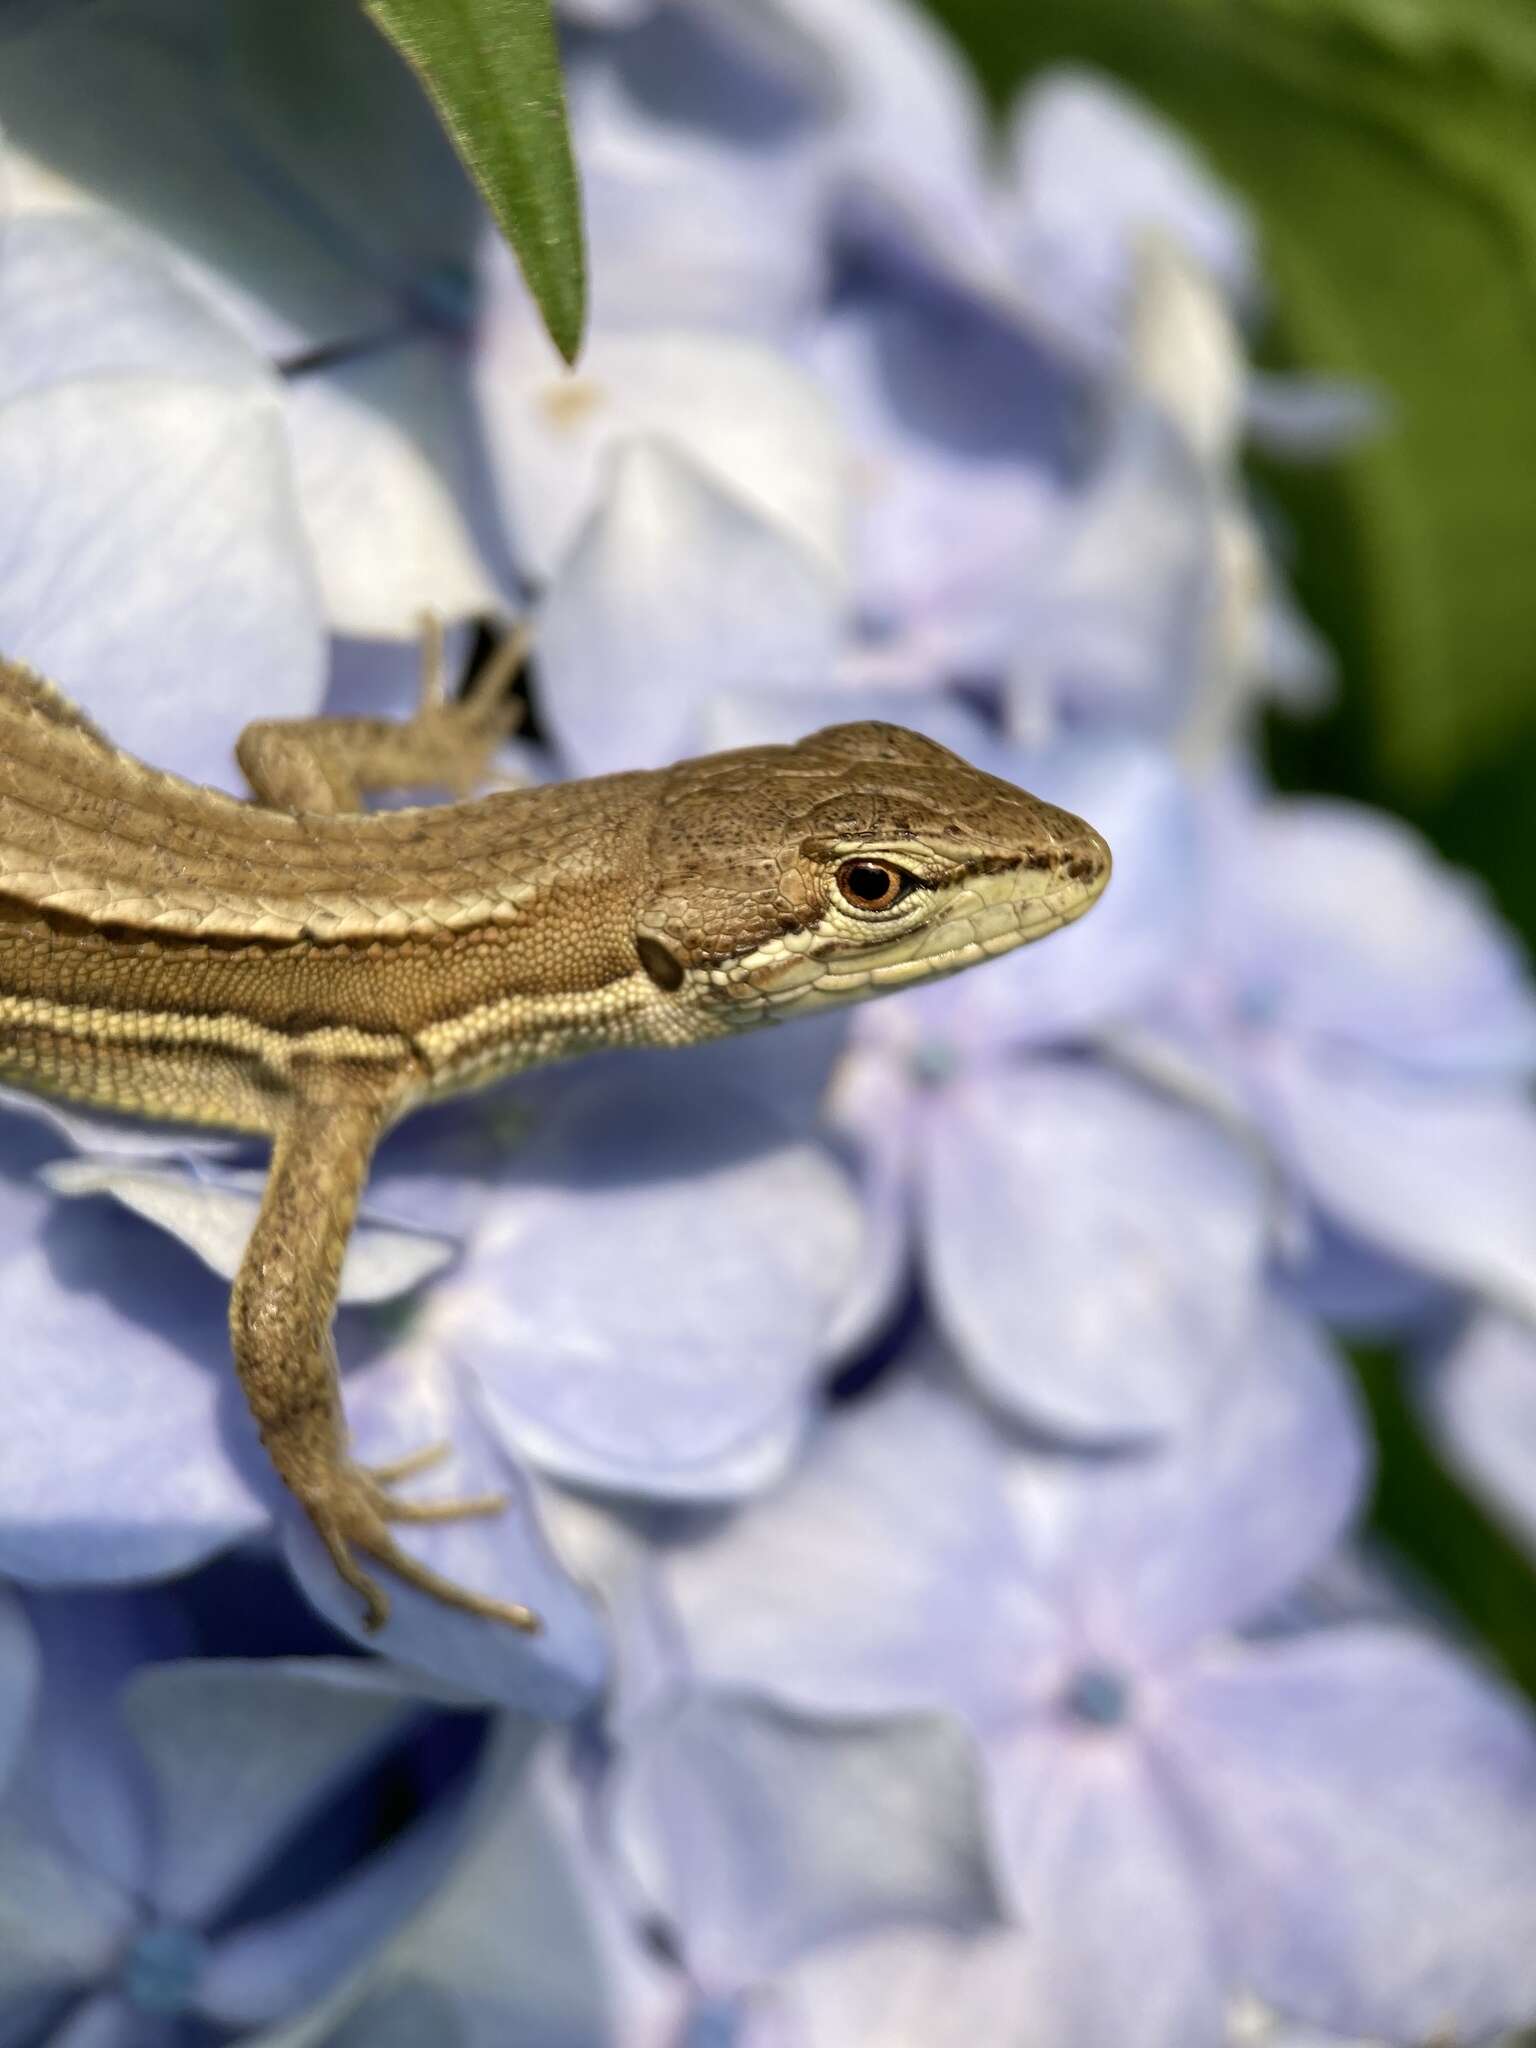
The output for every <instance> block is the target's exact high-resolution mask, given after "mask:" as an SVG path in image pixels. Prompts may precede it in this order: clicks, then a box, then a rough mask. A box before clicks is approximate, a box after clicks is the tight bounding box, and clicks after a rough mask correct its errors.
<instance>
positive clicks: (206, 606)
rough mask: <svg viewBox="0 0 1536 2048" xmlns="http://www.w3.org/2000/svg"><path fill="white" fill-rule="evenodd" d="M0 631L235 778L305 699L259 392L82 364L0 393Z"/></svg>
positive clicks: (306, 580)
mask: <svg viewBox="0 0 1536 2048" xmlns="http://www.w3.org/2000/svg"><path fill="white" fill-rule="evenodd" d="M0 505H3V506H4V507H5V508H6V517H5V520H4V523H3V525H0V645H3V646H4V647H5V649H6V652H7V654H9V655H10V656H12V657H13V658H14V659H17V660H20V661H24V662H27V663H28V664H29V665H30V666H31V667H33V668H35V669H38V670H39V671H40V672H41V673H42V674H43V675H45V676H47V677H48V678H49V679H50V680H51V681H53V682H56V683H57V684H58V685H59V687H60V688H61V689H63V690H64V691H65V692H66V693H67V694H68V695H70V696H72V697H74V698H75V699H76V700H77V701H78V702H79V703H80V704H81V705H82V706H83V707H84V708H85V709H86V710H87V711H88V712H90V713H91V715H92V716H93V717H94V718H96V719H97V720H98V722H99V723H100V724H101V725H102V726H103V727H104V728H105V729H106V730H107V731H108V732H109V733H110V735H111V737H112V739H113V740H114V741H115V742H116V743H117V744H119V745H121V746H124V747H126V748H128V749H129V750H130V751H131V752H134V753H137V754H140V755H144V756H147V757H149V758H150V759H151V760H152V761H153V762H154V763H155V765H156V766H159V767H166V768H173V769H175V770H176V771H177V772H178V773H180V774H183V775H187V776H190V777H191V778H192V779H193V780H194V781H201V782H216V783H219V784H221V785H222V786H223V787H225V788H229V789H238V788H240V787H241V785H240V782H239V778H238V776H237V775H236V773H235V770H234V763H233V753H232V749H233V746H234V741H235V736H236V734H237V733H238V731H239V729H240V727H241V726H242V725H243V724H244V723H245V721H246V720H247V719H248V718H250V717H251V716H252V715H253V714H256V713H258V712H259V714H260V715H261V716H262V717H266V718H274V717H276V718H280V717H283V716H299V715H302V714H303V713H305V712H309V711H312V710H314V709H315V707H316V706H317V705H318V703H319V700H320V691H321V685H322V680H323V645H322V640H321V634H320V623H319V613H318V609H317V604H316V595H315V590H314V586H313V580H312V577H311V573H310V569H309V563H308V559H307V555H306V553H305V547H304V542H303V538H302V535H301V533H300V531H299V525H298V506H297V502H296V499H295V496H294V488H293V478H292V474H291V469H290V464H289V457H288V450H287V445H286V442H285V439H284V431H283V422H282V417H281V413H280V410H279V406H278V401H277V397H276V394H275V392H272V393H268V392H264V391H261V390H259V389H257V388H254V387H239V386H232V385H228V384H219V383H210V382H206V381H203V382H194V381H191V380H171V379H166V378H159V377H138V376H134V377H120V378H119V377H112V378H81V379H78V380H75V381H72V382H70V383H66V384H58V385H53V386H50V387H48V388H47V389H44V390H39V391H33V392H29V393H27V394H26V395H24V396H23V397H20V398H16V399H13V400H11V401H10V403H9V404H7V405H5V406H4V407H0Z"/></svg>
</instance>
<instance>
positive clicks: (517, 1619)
mask: <svg viewBox="0 0 1536 2048" xmlns="http://www.w3.org/2000/svg"><path fill="white" fill-rule="evenodd" d="M446 1452H447V1446H446V1445H444V1444H433V1445H432V1446H431V1447H430V1448H429V1449H427V1450H425V1451H416V1452H414V1453H412V1455H411V1456H409V1457H406V1458H397V1459H395V1460H394V1462H393V1463H392V1464H388V1465H380V1466H377V1467H375V1468H374V1469H373V1470H371V1471H370V1470H368V1469H367V1468H366V1467H364V1466H361V1465H352V1464H345V1465H340V1466H337V1467H335V1468H334V1469H333V1470H332V1471H331V1472H330V1473H329V1474H328V1475H327V1479H326V1483H325V1486H324V1488H323V1489H322V1490H320V1491H318V1492H317V1494H316V1495H314V1496H313V1497H309V1498H306V1499H305V1501H304V1506H305V1508H306V1509H307V1510H308V1513H309V1518H310V1520H311V1521H312V1522H313V1523H314V1525H315V1528H316V1529H317V1531H318V1532H319V1535H320V1540H321V1542H322V1543H324V1545H325V1547H326V1551H327V1553H328V1554H329V1556H330V1560H331V1562H332V1564H334V1565H335V1567H336V1570H337V1571H338V1573H339V1574H340V1575H341V1577H342V1579H343V1580H344V1581H345V1583H346V1584H347V1585H349V1586H350V1587H351V1588H352V1590H353V1592H355V1593H357V1594H360V1595H361V1597H362V1601H363V1626H364V1627H365V1628H366V1629H368V1630H369V1631H370V1632H371V1631H374V1630H377V1629H381V1628H382V1627H383V1626H384V1624H385V1622H386V1621H387V1620H388V1619H389V1596H388V1595H387V1594H386V1593H385V1591H384V1589H383V1588H382V1587H381V1586H380V1585H379V1583H378V1581H377V1580H376V1579H375V1578H374V1577H373V1576H372V1575H371V1574H370V1573H369V1572H367V1571H365V1570H364V1569H363V1567H362V1565H361V1564H359V1562H358V1560H357V1553H358V1552H359V1551H361V1552H362V1553H363V1555H364V1556H366V1557H369V1558H372V1559H373V1560H374V1561H375V1562H376V1563H378V1564H381V1565H383V1566H384V1568H385V1569H386V1570H387V1571H390V1572H393V1573H394V1575H395V1577H396V1578H397V1579H403V1580H404V1581H405V1583H406V1585H408V1586H415V1587H417V1588H418V1589H419V1590H420V1591H421V1592H423V1593H430V1594H431V1595H432V1596H433V1598H434V1599H437V1600H441V1601H442V1602H443V1603H444V1604H445V1605H446V1606H448V1607H456V1608H458V1609H459V1610H460V1611H461V1612H462V1613H464V1614H476V1615H481V1616H483V1617H485V1618H486V1619H488V1620H491V1621H504V1622H506V1623H508V1624H509V1626H511V1627H512V1628H516V1629H521V1630H522V1631H523V1632H524V1633H525V1634H527V1635H533V1634H535V1633H536V1632H537V1630H538V1628H539V1617H538V1616H537V1615H536V1614H535V1613H534V1612H533V1610H532V1609H531V1608H528V1607H523V1606H521V1605H519V1604H518V1603H517V1602H515V1601H510V1600H493V1599H492V1598H491V1597H490V1596H489V1595H488V1594H485V1593H473V1592H471V1591H470V1590H469V1588H468V1587H466V1586H459V1585H455V1583H454V1582H453V1580H452V1579H446V1578H444V1577H443V1576H442V1574H441V1573H440V1572H435V1571H433V1570H432V1569H431V1568H430V1567H429V1566H427V1565H424V1564H422V1563H421V1561H420V1560H419V1559H418V1558H414V1557H412V1556H411V1555H410V1553H409V1551H406V1550H403V1549H402V1548H401V1546H400V1545H399V1544H398V1543H397V1542H396V1541H395V1538H394V1536H393V1534H392V1533H391V1530H390V1527H389V1525H390V1523H391V1522H456V1521H458V1520H459V1519H460V1518H461V1517H462V1516H465V1515H495V1514H500V1513H501V1511H502V1509H503V1508H505V1507H506V1505H507V1502H506V1496H505V1495H504V1494H499V1493H487V1494H474V1495H471V1496H469V1497H468V1498H465V1499H459V1500H420V1501H413V1500H398V1499H396V1498H395V1496H394V1495H393V1494H391V1493H390V1492H389V1491H388V1488H389V1486H390V1484H391V1483H392V1482H393V1481H394V1480H397V1479H404V1478H408V1477H409V1476H411V1475H412V1474H413V1473H416V1472H420V1471H422V1470H424V1469H425V1468H426V1467H427V1466H429V1465H435V1464H437V1463H439V1462H440V1461H441V1459H442V1458H443V1457H444V1456H445V1455H446Z"/></svg>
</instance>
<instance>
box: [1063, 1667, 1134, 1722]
mask: <svg viewBox="0 0 1536 2048" xmlns="http://www.w3.org/2000/svg"><path fill="white" fill-rule="evenodd" d="M1134 1696H1135V1695H1134V1688H1133V1686H1132V1684H1131V1681H1130V1679H1129V1678H1127V1677H1126V1676H1125V1674H1124V1673H1123V1672H1119V1671H1111V1670H1110V1669H1109V1668H1108V1666H1107V1665H1102V1664H1087V1665H1085V1666H1084V1667H1083V1669H1082V1670H1081V1671H1078V1672H1074V1674H1073V1676H1072V1677H1071V1678H1070V1679H1069V1680H1068V1682H1067V1687H1066V1690H1065V1691H1064V1692H1063V1694H1062V1696H1061V1703H1062V1706H1063V1707H1064V1708H1065V1710H1066V1712H1067V1713H1068V1714H1069V1715H1070V1716H1071V1717H1072V1719H1073V1720H1074V1721H1081V1722H1083V1723H1084V1724H1085V1725H1086V1726H1087V1727H1089V1728H1119V1727H1121V1726H1122V1725H1123V1724H1124V1723H1125V1722H1126V1721H1128V1720H1129V1719H1130V1717H1131V1707H1132V1704H1133V1701H1134Z"/></svg>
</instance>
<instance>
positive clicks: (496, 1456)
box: [284, 1342, 608, 1715]
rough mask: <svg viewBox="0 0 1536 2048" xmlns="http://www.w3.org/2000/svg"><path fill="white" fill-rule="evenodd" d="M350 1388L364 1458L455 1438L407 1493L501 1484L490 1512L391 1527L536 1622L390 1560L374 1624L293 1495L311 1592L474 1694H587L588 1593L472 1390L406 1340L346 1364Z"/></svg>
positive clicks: (368, 1638) (544, 1704)
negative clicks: (448, 1598) (497, 1506)
mask: <svg viewBox="0 0 1536 2048" xmlns="http://www.w3.org/2000/svg"><path fill="white" fill-rule="evenodd" d="M346 1400H347V1414H348V1419H349V1422H350V1424H351V1431H352V1441H353V1448H354V1451H355V1453H356V1455H357V1456H358V1458H359V1459H360V1460H362V1462H363V1463H365V1464H385V1463H387V1462H389V1461H390V1460H391V1459H394V1458H398V1457H401V1456H404V1455H408V1454H410V1453H411V1452H413V1451H418V1450H421V1449H423V1448H424V1447H425V1446H427V1445H429V1444H437V1443H443V1444H447V1445H448V1446H449V1453H450V1454H449V1456H448V1457H447V1458H446V1459H445V1460H444V1462H443V1465H442V1468H441V1470H440V1471H438V1470H434V1471H433V1472H432V1473H430V1474H423V1476H422V1479H421V1480H420V1481H415V1482H413V1483H412V1484H411V1486H410V1488H409V1492H410V1495H411V1497H414V1498H418V1499H422V1500H428V1499H432V1498H434V1497H436V1498H443V1497H448V1498H458V1497H461V1496H474V1495H484V1494H499V1495H502V1496H504V1497H505V1500H506V1506H505V1507H504V1508H503V1509H502V1510H501V1512H500V1513H498V1514H495V1515H486V1516H474V1517H461V1518H459V1519H457V1520H454V1521H452V1522H444V1523H427V1524H421V1525H416V1526H411V1525H405V1524H402V1525H400V1526H399V1529H398V1534H399V1537H400V1540H401V1542H402V1543H403V1545H404V1546H405V1548H406V1549H407V1550H409V1551H411V1552H412V1553H413V1554H414V1555H416V1556H418V1557H420V1558H421V1559H422V1561H423V1562H424V1563H425V1564H426V1565H428V1566H429V1567H430V1568H431V1569H432V1570H434V1571H437V1572H440V1573H442V1574H443V1575H444V1576H445V1577H447V1578H449V1579H452V1580H453V1581H454V1582H455V1583H456V1584H458V1585H462V1586H465V1587H468V1588H471V1589H473V1590H474V1591H477V1592H482V1593H488V1594H490V1595H492V1596H493V1597H494V1598H497V1599H501V1600H512V1601H517V1602H520V1603H522V1604H524V1605H526V1606H528V1607H531V1608H532V1609H533V1611H534V1612H535V1613H536V1614H537V1615H538V1616H539V1619H540V1622H541V1624H542V1626H541V1628H540V1630H539V1632H538V1634H536V1635H525V1634H524V1633H522V1632H521V1631H520V1630H518V1629H515V1628H513V1627H512V1626H511V1625H510V1624H509V1623H506V1622H500V1621H491V1620H486V1619H482V1618H479V1617H477V1616H474V1615H468V1614H460V1613H458V1612H456V1611H455V1610H453V1609H452V1608H449V1607H446V1606H444V1605H443V1604H442V1602H441V1601H439V1600H436V1599H434V1598H432V1597H431V1596H430V1595H428V1594H426V1593H421V1592H418V1591H416V1589H415V1588H414V1587H411V1586H407V1585H402V1584H399V1583H398V1582H396V1581H395V1580H394V1579H393V1578H391V1577H390V1575H389V1574H388V1573H387V1572H385V1573H381V1575H380V1583H381V1584H382V1585H383V1586H384V1587H385V1588H386V1589H387V1591H388V1594H389V1599H390V1603H391V1614H390V1619H389V1621H388V1622H387V1623H386V1624H385V1626H384V1627H383V1628H382V1629H380V1630H379V1631H378V1633H377V1634H369V1633H368V1632H367V1631H366V1630H365V1629H364V1627H363V1625H362V1614H361V1610H360V1606H359V1602H358V1597H357V1595H356V1594H355V1593H354V1592H352V1591H351V1589H350V1588H349V1587H346V1586H344V1585H343V1584H342V1582H341V1580H340V1579H339V1578H338V1577H337V1576H336V1573H335V1570H334V1569H333V1567H332V1566H331V1564H330V1561H329V1559H328V1558H327V1557H326V1556H325V1553H324V1551H323V1550H322V1549H321V1546H320V1541H319V1538H318V1537H317V1536H316V1535H315V1533H314V1531H313V1529H312V1528H311V1527H310V1525H309V1523H308V1521H307V1520H306V1519H305V1518H304V1517H303V1516H302V1515H301V1514H300V1513H299V1512H298V1510H297V1508H294V1509H293V1510H292V1511H291V1512H290V1513H289V1514H288V1516H287V1520H286V1525H285V1538H284V1540H285V1548H286V1550H287V1554H288V1560H289V1563H290V1564H291V1565H292V1567H293V1569H294V1571H295V1573H296V1574H297V1577H298V1580H299V1583H300V1585H301V1586H302V1587H303V1589H304V1592H305V1593H306V1595H307V1596H308V1598H309V1599H310V1600H311V1601H312V1602H313V1603H314V1605H315V1606H316V1607H317V1608H318V1609H319V1610H320V1612H321V1613H322V1614H323V1615H324V1616H325V1617H326V1619H327V1620H328V1621H330V1622H332V1623H333V1624H334V1625H335V1626H336V1627H337V1628H339V1629H341V1630H343V1631H344V1632H345V1633H346V1634H347V1635H349V1636H351V1637H352V1639H353V1641H354V1642H356V1643H358V1644H359V1645H360V1646H361V1647H363V1648H365V1649H370V1650H382V1651H384V1652H386V1653H387V1654H388V1655H389V1656H390V1657H392V1658H394V1659H395V1660H396V1662H397V1663H399V1664H401V1665H405V1666H408V1667H411V1668H413V1669H415V1670H418V1671H423V1672H427V1673H430V1674H431V1676H432V1677H433V1678H434V1679H440V1680H442V1681H444V1682H445V1683H446V1684H448V1685H449V1686H452V1687H456V1688H458V1689H459V1690H460V1692H461V1693H462V1694H463V1695H465V1696H467V1697H469V1698H471V1699H477V1700H493V1701H497V1702H500V1703H502V1704H505V1705H508V1706H512V1707H516V1708H518V1709H520V1710H521V1711H523V1712H525V1713H530V1714H544V1715H567V1714H573V1713H575V1712H577V1711H578V1710H579V1709H580V1708H582V1707H583V1706H585V1705H587V1704H588V1702H589V1701H590V1700H591V1698H592V1696H593V1695H594V1694H595V1693H596V1692H597V1691H598V1689H599V1688H600V1687H601V1685H602V1684H603V1681H604V1678H605V1676H606V1672H607V1658H608V1650H607V1642H606V1639H605V1636H604V1633H603V1630H602V1627H601V1625H600V1622H599V1619H598V1616H597V1614H596V1613H595V1611H594V1609H593V1606H592V1604H591V1602H590V1601H589V1600H588V1599H587V1598H586V1596H585V1595H584V1594H583V1593H582V1592H581V1590H580V1589H579V1588H578V1587H577V1586H576V1585H575V1584H574V1583H573V1582H572V1580H571V1579H570V1578H569V1577H568V1576H567V1575H566V1573H565V1572H564V1571H563V1570H562V1569H561V1567H560V1566H559V1564H558V1563H557V1562H556V1560H555V1558H554V1556H553V1554H552V1552H551V1550H550V1547H549V1544H548V1543H547V1541H546V1540H545V1537H544V1534H543V1531H542V1529H541V1528H540V1526H539V1523H538V1520H537V1515H536V1511H535V1507H534V1502H533V1497H532V1492H531V1489H530V1487H529V1484H528V1480H527V1478H526V1476H525V1475H524V1473H523V1472H522V1471H521V1469H520V1468H519V1467H518V1466H517V1465H516V1464H515V1463H514V1462H513V1461H512V1460H511V1459H510V1458H509V1457H508V1456H507V1455H506V1453H505V1452H504V1451H503V1450H502V1449H501V1448H500V1447H499V1445H498V1444H497V1443H496V1441H495V1440H494V1438H493V1437H492V1436H491V1435H490V1434H489V1432H488V1431H487V1429H486V1428H485V1426H484V1423H483V1420H482V1416H481V1409H480V1404H479V1403H478V1401H476V1400H475V1399H474V1398H472V1397H471V1396H469V1395H467V1394H466V1392H465V1390H464V1389H463V1388H462V1387H461V1385H460V1383H459V1382H458V1380H457V1379H456V1378H455V1377H454V1376H452V1375H450V1374H449V1373H447V1372H446V1371H444V1370H442V1369H440V1368H435V1367H434V1366H433V1365H431V1364H430V1363H429V1361H428V1360H427V1359H426V1358H425V1357H423V1356H422V1354H421V1353H420V1352H419V1351H416V1350H414V1349H413V1348H412V1347H411V1345H410V1344H409V1342H408V1343H407V1345H406V1346H405V1347H404V1348H403V1350H402V1353H401V1355H400V1357H399V1358H398V1359H396V1360H395V1361H393V1362H391V1363H387V1364H385V1365H381V1366H376V1367H373V1368H371V1369H370V1370H369V1371H367V1372H365V1373H358V1374H353V1375H350V1376H349V1378H348V1381H347V1388H346Z"/></svg>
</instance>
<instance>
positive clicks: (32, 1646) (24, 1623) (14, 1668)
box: [0, 1586, 38, 1792]
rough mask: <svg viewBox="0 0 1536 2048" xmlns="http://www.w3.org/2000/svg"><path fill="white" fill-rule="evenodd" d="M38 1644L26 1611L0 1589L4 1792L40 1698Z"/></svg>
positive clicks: (0, 1780)
mask: <svg viewBox="0 0 1536 2048" xmlns="http://www.w3.org/2000/svg"><path fill="white" fill-rule="evenodd" d="M37 1675H38V1673H37V1642H36V1639H35V1638H34V1636H33V1634H32V1628H31V1624H30V1623H29V1622H28V1620H27V1616H26V1610H25V1609H24V1608H23V1607H22V1604H21V1602H20V1601H19V1600H18V1599H17V1598H16V1596H15V1594H14V1593H12V1592H10V1591H8V1590H7V1589H6V1588H5V1587H4V1586H0V1792H3V1791H4V1789H5V1781H6V1779H7V1778H9V1776H10V1775H11V1771H12V1769H13V1767H14V1765H15V1762H16V1757H17V1754H18V1752H19V1751H20V1748H21V1743H22V1738H23V1736H24V1735H25V1734H26V1731H27V1724H28V1722H29V1720H30V1719H31V1715H32V1708H33V1704H34V1702H35V1701H36V1698H37Z"/></svg>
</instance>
